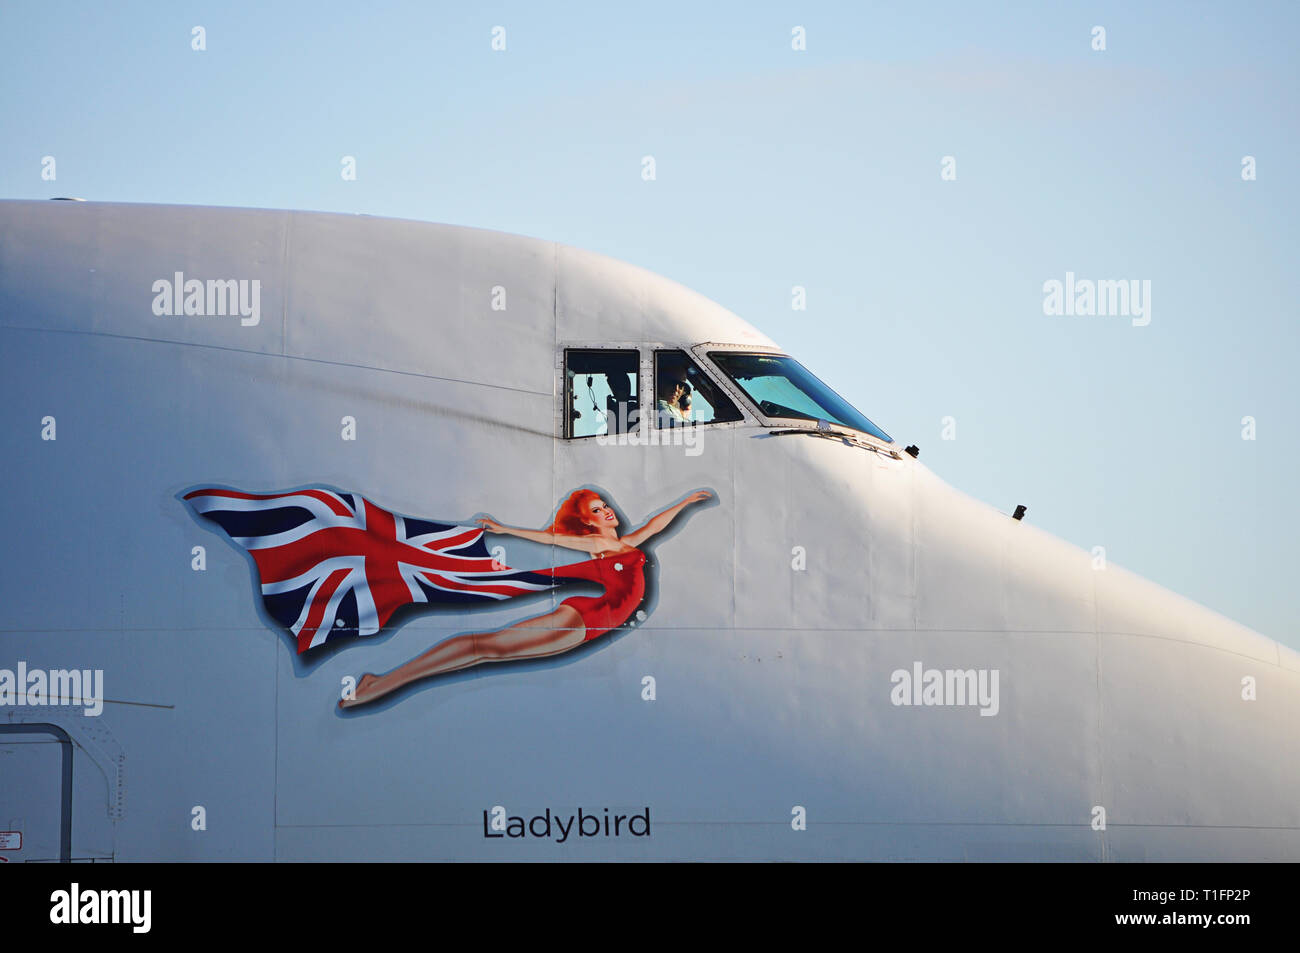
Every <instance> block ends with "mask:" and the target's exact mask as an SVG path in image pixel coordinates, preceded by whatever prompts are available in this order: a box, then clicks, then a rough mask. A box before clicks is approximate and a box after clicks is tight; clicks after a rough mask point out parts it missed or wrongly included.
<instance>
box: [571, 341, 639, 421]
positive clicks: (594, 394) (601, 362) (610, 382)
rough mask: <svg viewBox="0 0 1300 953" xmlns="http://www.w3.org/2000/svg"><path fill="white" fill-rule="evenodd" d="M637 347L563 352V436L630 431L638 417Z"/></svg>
mask: <svg viewBox="0 0 1300 953" xmlns="http://www.w3.org/2000/svg"><path fill="white" fill-rule="evenodd" d="M639 362H640V353H639V352H638V351H636V350H576V349H570V350H566V351H565V352H564V398H565V401H564V402H565V407H567V408H568V415H567V417H566V420H565V426H564V436H565V437H596V436H600V435H602V434H619V433H632V432H633V431H635V430H636V429H637V425H638V422H639V421H638V419H637V418H638V417H639V416H640V396H639V394H638V393H637V390H638V388H637V380H638V370H639Z"/></svg>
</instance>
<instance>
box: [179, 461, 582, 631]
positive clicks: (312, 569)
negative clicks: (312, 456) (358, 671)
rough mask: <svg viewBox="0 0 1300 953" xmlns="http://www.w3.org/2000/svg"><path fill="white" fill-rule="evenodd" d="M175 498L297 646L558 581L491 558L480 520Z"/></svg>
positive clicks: (332, 496) (256, 497)
mask: <svg viewBox="0 0 1300 953" xmlns="http://www.w3.org/2000/svg"><path fill="white" fill-rule="evenodd" d="M182 499H184V501H185V502H186V503H187V504H188V505H189V506H190V508H191V509H192V510H193V512H194V514H195V515H196V516H198V517H199V518H201V519H204V520H207V521H209V522H211V523H214V524H216V525H217V526H218V527H220V528H221V529H222V530H223V531H224V532H225V533H226V535H227V536H229V537H230V539H231V541H232V542H233V543H234V544H235V545H236V546H239V547H241V548H242V549H244V550H246V551H247V552H248V554H249V555H250V556H251V557H252V559H253V563H254V565H255V570H256V572H257V576H258V581H259V582H260V584H261V587H262V602H263V604H264V605H265V607H266V611H267V614H268V615H270V617H271V618H272V619H274V620H275V621H276V622H277V623H278V624H280V625H281V626H283V627H284V628H285V629H287V630H288V631H289V633H290V634H292V635H293V637H294V638H295V639H296V641H297V646H298V651H299V652H300V653H301V652H305V651H307V650H308V649H312V648H316V647H318V646H321V645H324V644H325V643H326V642H327V641H329V640H331V639H335V638H340V637H350V636H359V635H375V634H376V633H378V632H380V631H381V630H383V628H384V627H385V626H386V625H387V624H388V622H389V620H390V619H391V618H392V616H393V613H394V612H396V611H397V610H398V609H400V608H402V607H403V606H407V605H411V604H415V603H466V602H486V601H491V600H494V599H510V598H513V597H516V596H526V595H531V594H533V593H537V592H542V591H545V590H547V589H552V588H554V587H555V586H557V585H562V584H564V583H565V582H566V581H567V580H564V579H557V578H554V577H552V576H551V575H549V574H544V573H537V572H521V571H519V570H515V569H511V568H510V567H508V566H504V565H502V564H501V563H499V562H496V561H494V560H493V559H492V556H491V555H490V554H489V553H488V551H487V546H486V545H485V543H484V541H483V533H484V531H483V529H482V528H480V527H477V526H458V525H455V524H451V523H435V522H432V521H430V520H424V519H415V518H413V517H410V516H399V515H398V514H396V513H390V512H389V511H388V510H385V509H384V508H383V507H380V506H376V505H375V504H374V503H372V502H370V501H369V500H367V499H365V498H364V497H362V496H360V495H358V494H356V493H341V492H338V491H336V490H331V489H328V488H326V487H308V488H306V489H301V490H291V491H289V492H285V493H245V492H243V491H242V490H234V489H228V488H224V487H204V488H201V489H196V490H192V491H190V492H188V493H186V494H185V495H184V496H183V497H182Z"/></svg>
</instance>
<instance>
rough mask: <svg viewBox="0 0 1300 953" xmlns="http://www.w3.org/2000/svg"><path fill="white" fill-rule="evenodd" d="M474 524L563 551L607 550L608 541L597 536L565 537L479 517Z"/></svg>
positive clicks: (490, 531) (589, 551)
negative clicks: (559, 547) (561, 548)
mask: <svg viewBox="0 0 1300 953" xmlns="http://www.w3.org/2000/svg"><path fill="white" fill-rule="evenodd" d="M474 522H475V523H478V525H479V526H482V527H483V528H484V529H486V530H487V531H488V532H489V533H500V534H502V535H503V536H518V537H519V538H520V539H527V540H530V541H532V542H534V543H545V544H547V545H555V546H563V547H564V548H565V549H577V550H580V551H582V552H584V553H595V552H597V551H598V550H601V549H608V548H609V540H603V539H602V538H601V537H599V536H566V535H564V534H563V533H552V532H551V531H550V530H545V529H519V528H518V527H514V526H506V525H504V524H503V523H498V522H497V521H496V520H494V519H493V518H492V517H490V516H484V517H481V518H479V519H476V520H475V521H474Z"/></svg>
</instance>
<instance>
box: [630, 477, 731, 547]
mask: <svg viewBox="0 0 1300 953" xmlns="http://www.w3.org/2000/svg"><path fill="white" fill-rule="evenodd" d="M711 499H713V494H712V493H710V492H709V491H708V490H696V491H695V492H694V493H692V494H691V495H690V496H688V497H687V498H686V499H684V500H682V501H681V502H680V503H674V504H673V505H672V506H670V507H668V508H667V509H665V510H660V511H659V512H658V513H656V514H655V515H654V516H652V517H650V518H649V519H648V520H646V521H645V525H644V526H641V527H639V528H637V529H634V530H632V532H630V533H628V534H627V535H626V536H624V537H622V539H623V542H625V543H627V544H628V545H629V546H640V545H641V544H642V543H644V542H645V541H646V540H647V539H649V538H650V537H651V536H654V535H656V534H658V533H661V532H663V531H664V530H665V529H667V528H668V524H669V523H671V522H672V521H673V519H674V517H676V516H677V514H678V513H680V512H681V511H682V510H684V509H686V507H688V506H690V505H691V504H692V503H703V502H704V501H705V500H711Z"/></svg>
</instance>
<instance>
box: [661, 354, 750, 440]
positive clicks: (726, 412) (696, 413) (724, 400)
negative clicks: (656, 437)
mask: <svg viewBox="0 0 1300 953" xmlns="http://www.w3.org/2000/svg"><path fill="white" fill-rule="evenodd" d="M654 402H655V426H657V427H680V426H683V425H687V424H717V423H728V422H730V421H733V420H741V419H742V415H741V413H740V410H739V409H737V407H736V405H735V404H734V403H733V402H732V400H731V398H730V397H728V396H727V395H726V393H725V392H724V391H723V390H722V388H721V387H719V386H718V385H717V384H715V383H714V382H713V380H712V379H711V378H710V377H709V376H708V375H707V374H705V373H704V371H702V370H701V369H700V366H699V365H698V364H696V363H695V361H694V360H692V359H691V357H690V355H688V354H687V353H686V352H685V351H680V350H675V349H669V348H660V349H659V350H657V351H655V394H654Z"/></svg>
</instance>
